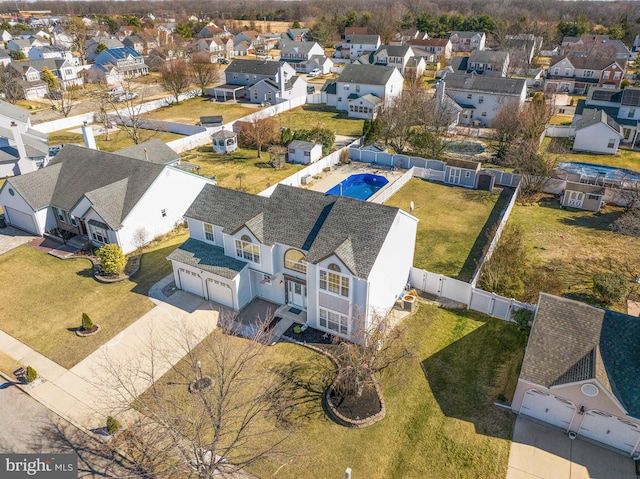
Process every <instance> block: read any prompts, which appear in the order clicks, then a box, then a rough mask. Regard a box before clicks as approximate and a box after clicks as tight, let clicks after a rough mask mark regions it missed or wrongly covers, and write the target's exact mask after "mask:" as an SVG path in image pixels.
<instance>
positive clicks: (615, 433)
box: [578, 411, 640, 454]
mask: <svg viewBox="0 0 640 479" xmlns="http://www.w3.org/2000/svg"><path fill="white" fill-rule="evenodd" d="M578 435H580V436H584V437H588V438H590V439H593V440H594V441H598V442H602V443H604V444H608V445H609V446H612V447H615V448H617V449H621V450H623V451H624V452H627V453H629V454H631V453H632V452H633V449H634V448H635V447H636V443H637V442H638V438H640V428H639V427H638V426H636V425H635V424H633V423H632V422H629V421H627V420H625V419H621V418H618V417H615V416H611V415H610V414H607V413H604V412H601V411H587V412H586V413H585V415H584V419H583V420H582V425H581V426H580V430H579V431H578Z"/></svg>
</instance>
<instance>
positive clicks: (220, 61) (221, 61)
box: [218, 58, 229, 65]
mask: <svg viewBox="0 0 640 479" xmlns="http://www.w3.org/2000/svg"><path fill="white" fill-rule="evenodd" d="M218 63H222V64H223V65H228V64H229V60H227V59H226V58H221V59H220V60H218Z"/></svg>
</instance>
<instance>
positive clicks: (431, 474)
mask: <svg viewBox="0 0 640 479" xmlns="http://www.w3.org/2000/svg"><path fill="white" fill-rule="evenodd" d="M406 327H407V328H409V335H408V337H409V338H410V339H409V343H410V344H409V345H408V346H409V348H410V349H411V350H412V351H413V353H414V354H413V357H411V358H407V359H405V360H403V362H402V363H401V364H400V365H399V369H398V370H392V371H390V372H389V373H388V374H387V375H386V376H385V377H384V378H383V380H382V388H383V395H384V399H385V404H386V417H385V418H384V419H383V420H382V421H380V422H378V423H376V424H375V425H373V426H371V427H367V428H363V429H356V428H345V427H342V426H338V425H337V424H335V423H334V422H332V421H331V420H329V419H328V418H327V417H326V416H325V414H324V413H323V411H322V407H321V402H320V394H321V391H322V387H321V385H320V383H319V382H318V381H320V380H319V379H318V376H320V374H319V370H320V368H322V367H323V358H322V357H320V356H318V354H317V353H315V352H313V351H310V350H308V349H306V348H303V347H301V346H297V345H293V344H289V343H278V344H276V345H275V346H272V347H269V348H267V349H266V350H265V352H264V354H263V357H262V364H263V367H264V373H263V372H262V371H261V372H260V374H265V375H268V374H270V371H274V370H277V369H282V368H283V366H284V370H286V371H291V372H292V373H293V374H294V375H295V377H296V379H294V380H292V383H291V387H292V392H291V396H292V397H294V398H298V399H300V400H299V401H297V406H296V408H297V410H296V413H295V417H297V418H298V421H297V425H296V426H282V427H293V429H291V430H290V431H291V433H292V435H293V437H292V438H291V441H290V443H289V447H291V449H292V452H293V454H294V456H293V457H292V458H291V461H290V462H286V463H285V465H283V464H282V463H279V462H276V461H272V462H271V461H265V462H261V463H258V464H256V465H255V466H252V467H251V468H250V470H249V472H251V473H253V474H255V475H257V476H259V477H271V476H272V475H275V474H276V472H277V475H278V477H281V478H290V479H294V478H300V477H305V478H310V479H313V478H318V479H324V478H327V477H342V476H343V475H344V470H345V469H346V468H347V467H350V468H351V469H352V470H353V475H354V477H366V478H383V477H389V478H394V477H397V478H400V477H401V478H405V479H412V478H415V479H441V478H449V477H455V478H460V479H465V478H469V479H470V478H483V479H493V478H495V479H503V478H504V477H505V475H506V470H507V462H508V455H509V447H510V438H511V434H512V428H513V424H514V420H515V416H514V415H513V414H512V413H511V412H509V411H506V410H504V409H502V408H499V407H496V406H495V405H494V404H493V403H494V402H495V401H498V400H499V398H501V399H502V400H506V401H509V400H510V399H511V397H512V395H513V392H514V390H515V384H516V380H517V376H518V371H519V368H520V364H521V361H522V356H523V351H524V344H525V341H524V337H523V336H522V335H521V333H519V332H518V331H517V329H516V327H515V326H514V325H513V324H510V323H507V322H504V321H500V320H497V319H490V318H488V317H486V316H484V315H481V314H478V313H474V312H470V311H447V310H444V309H439V308H436V307H434V306H431V305H427V304H421V305H420V306H419V308H418V311H417V313H416V314H415V315H414V316H412V317H410V318H408V319H407V320H406ZM213 334H219V332H214V333H213ZM233 340H235V341H246V340H245V339H241V338H233ZM196 354H197V355H198V357H199V358H201V359H202V369H203V371H204V373H205V374H206V373H207V369H208V363H207V357H206V355H203V354H204V353H203V352H200V353H198V352H197V351H196ZM174 374H175V372H169V373H167V374H166V375H165V376H164V377H162V378H161V379H160V380H159V384H175V381H176V380H177V376H176V377H174V376H173V375H174ZM294 390H296V391H298V392H296V391H294ZM175 394H181V397H187V398H188V397H190V396H188V395H184V394H183V393H181V392H176V393H175ZM191 398H192V396H191Z"/></svg>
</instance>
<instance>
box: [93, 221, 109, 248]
mask: <svg viewBox="0 0 640 479" xmlns="http://www.w3.org/2000/svg"><path fill="white" fill-rule="evenodd" d="M89 233H91V238H92V239H93V240H94V241H97V242H98V243H102V244H107V243H108V242H109V237H108V236H107V230H105V229H104V228H101V227H99V226H95V225H92V224H90V225H89ZM100 238H102V239H100Z"/></svg>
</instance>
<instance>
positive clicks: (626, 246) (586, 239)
mask: <svg viewBox="0 0 640 479" xmlns="http://www.w3.org/2000/svg"><path fill="white" fill-rule="evenodd" d="M622 212H623V209H622V208H617V207H611V206H606V207H604V208H603V210H602V211H601V213H599V214H596V213H591V212H588V211H581V210H574V209H562V208H560V204H559V202H558V200H557V199H556V198H554V197H552V196H550V195H547V196H544V197H543V198H542V199H541V200H539V201H538V202H537V203H535V204H534V205H531V206H529V205H527V206H525V205H521V204H516V206H515V207H514V209H513V211H512V213H511V216H510V218H509V224H511V225H513V226H515V227H518V228H521V229H522V231H523V233H524V238H525V242H526V244H527V246H528V247H529V251H530V253H531V255H532V257H533V258H532V259H533V261H534V262H536V263H538V264H540V265H542V266H545V267H547V268H548V269H550V270H551V271H553V272H554V274H555V275H557V276H558V277H559V278H560V279H561V280H562V283H563V285H564V291H562V292H561V294H562V295H564V296H568V297H571V298H574V299H579V300H581V301H586V302H588V303H591V304H598V301H597V299H596V298H595V297H594V296H593V293H592V287H593V276H594V275H595V274H596V273H600V272H612V273H615V274H619V275H623V276H625V277H627V278H628V279H629V281H633V280H635V279H636V278H637V277H638V272H640V238H634V237H631V236H624V235H620V234H616V233H614V232H612V231H611V225H612V223H613V222H614V221H615V220H616V219H617V218H618V217H619V216H620V215H621V214H622ZM634 287H635V291H636V295H637V294H638V292H639V291H638V289H640V288H638V286H637V284H636V285H635V286H634ZM614 308H615V309H618V310H621V311H624V312H626V304H620V305H614Z"/></svg>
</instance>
